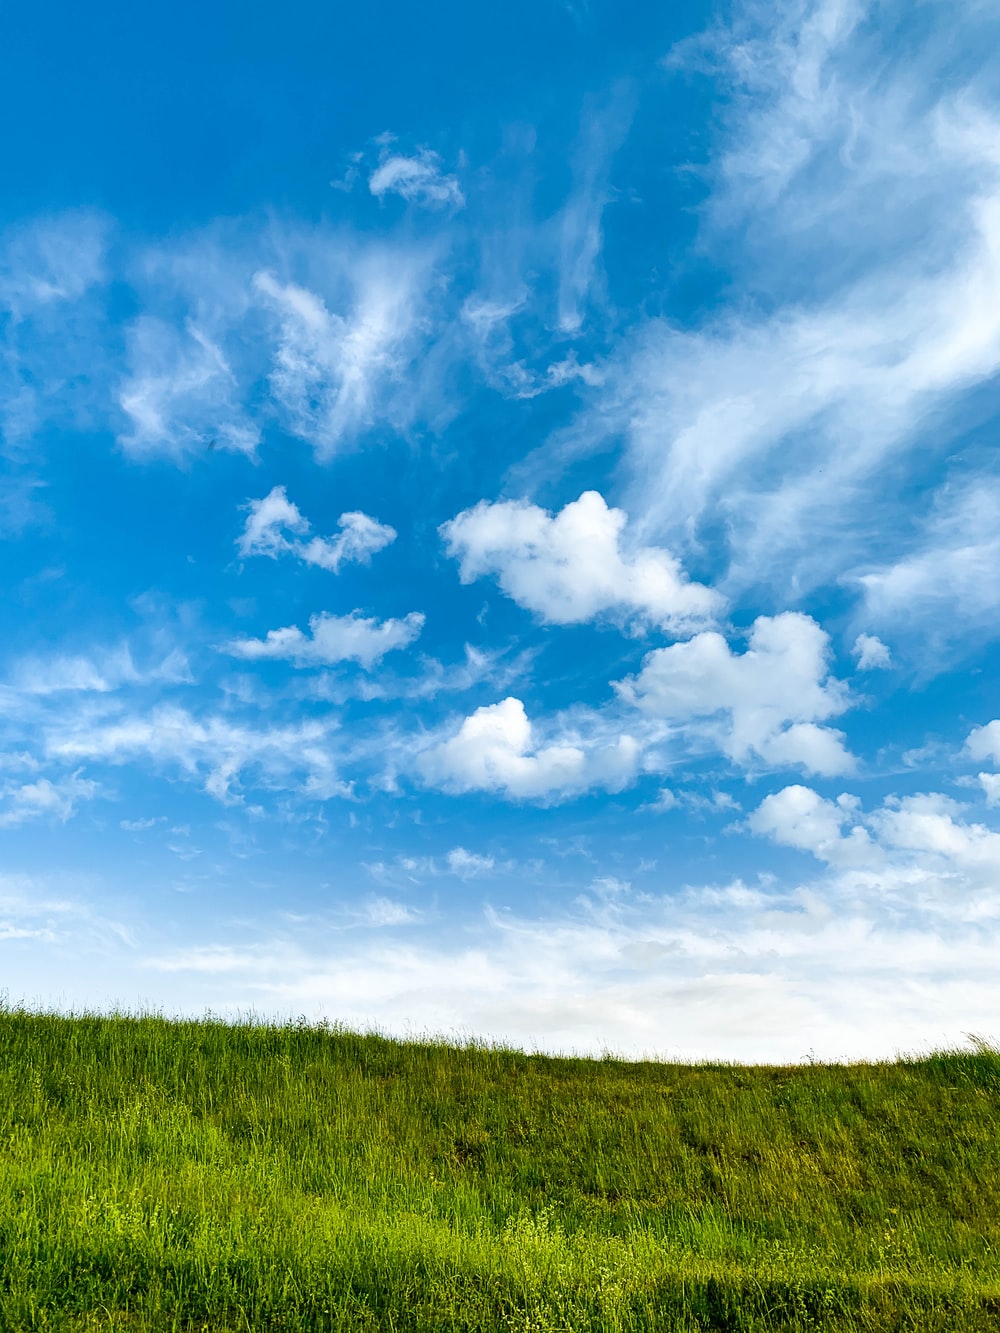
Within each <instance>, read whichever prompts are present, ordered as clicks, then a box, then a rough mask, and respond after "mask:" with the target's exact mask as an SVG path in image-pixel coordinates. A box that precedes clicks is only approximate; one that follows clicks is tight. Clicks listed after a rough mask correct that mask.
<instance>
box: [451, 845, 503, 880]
mask: <svg viewBox="0 0 1000 1333" xmlns="http://www.w3.org/2000/svg"><path fill="white" fill-rule="evenodd" d="M445 862H446V863H447V866H448V869H449V870H450V871H451V873H452V874H453V875H457V876H458V878H459V879H475V878H476V877H477V876H478V875H486V874H488V873H489V872H490V871H491V870H492V869H493V867H494V865H495V864H496V863H495V861H494V859H493V857H492V856H480V855H479V854H478V853H477V852H467V851H466V850H465V848H464V847H453V848H452V849H451V851H450V852H449V853H448V855H447V856H446V857H445Z"/></svg>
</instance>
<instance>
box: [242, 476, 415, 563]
mask: <svg viewBox="0 0 1000 1333" xmlns="http://www.w3.org/2000/svg"><path fill="white" fill-rule="evenodd" d="M246 507H247V508H248V509H249V511H250V513H249V515H248V517H247V520H246V524H245V526H244V529H243V532H242V534H241V535H240V537H239V538H238V540H237V543H236V545H237V548H238V550H239V552H240V555H243V556H252V555H266V556H270V557H271V558H272V559H274V558H276V557H277V556H279V555H282V554H284V553H285V552H290V553H291V554H293V555H296V556H298V558H299V559H300V560H303V561H305V563H306V564H307V565H319V566H320V568H321V569H328V570H330V571H331V572H332V573H334V574H336V573H338V572H339V570H340V566H341V565H342V564H345V563H347V564H349V563H358V564H364V565H366V564H368V562H369V561H370V560H371V557H372V556H373V555H375V554H376V553H377V552H378V551H381V550H383V549H384V548H385V547H386V546H389V545H391V544H392V542H394V541H395V540H396V530H395V528H391V527H389V525H388V524H387V523H379V521H378V520H377V519H374V518H371V517H370V516H369V515H368V514H363V513H361V512H360V511H359V510H351V511H349V512H348V513H344V514H341V516H340V518H339V519H338V520H337V526H338V527H339V528H340V532H339V533H338V534H337V535H336V536H335V537H331V538H326V537H311V538H310V539H309V540H308V541H304V540H303V541H290V540H289V538H288V537H287V536H286V535H285V534H286V532H293V533H297V534H299V535H300V536H304V535H305V534H307V533H308V532H309V531H310V523H309V520H308V519H307V518H304V517H303V515H302V514H301V513H300V512H299V510H298V507H297V506H296V505H295V504H293V502H292V501H291V500H289V498H288V495H287V494H286V492H285V488H284V486H275V487H273V488H272V489H271V490H270V491H269V492H268V494H267V495H265V496H264V498H263V499H262V500H251V501H249V502H248V504H247V506H246Z"/></svg>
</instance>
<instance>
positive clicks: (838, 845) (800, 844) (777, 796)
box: [748, 786, 878, 865]
mask: <svg viewBox="0 0 1000 1333" xmlns="http://www.w3.org/2000/svg"><path fill="white" fill-rule="evenodd" d="M857 804H858V803H857V801H856V800H854V799H852V798H851V797H849V796H846V795H845V796H841V797H839V798H838V799H837V800H836V801H828V800H825V799H824V798H823V797H822V796H819V795H818V794H817V793H816V792H814V791H813V790H812V788H811V787H802V786H793V787H785V788H784V789H783V790H782V791H779V792H774V793H773V794H772V795H770V796H765V798H764V800H763V801H762V802H761V803H760V805H759V806H758V807H757V809H756V810H755V811H754V812H753V814H751V816H750V818H749V821H748V823H749V826H750V829H751V830H752V831H753V832H754V833H756V834H758V835H760V836H762V837H768V838H771V839H772V840H773V841H774V842H778V843H781V844H783V845H784V846H786V847H796V848H798V850H799V851H803V852H811V853H812V854H813V856H816V857H818V858H819V859H820V860H821V861H827V862H829V863H831V864H837V865H849V864H852V863H855V864H857V863H871V862H872V861H873V860H875V859H877V858H878V849H877V848H875V847H874V846H873V844H872V841H871V838H870V836H869V834H868V832H867V830H866V829H865V828H863V827H862V826H861V825H860V824H855V823H853V820H854V818H855V817H856V815H857ZM845 823H850V824H851V828H850V831H849V833H847V834H846V835H845V833H844V831H843V830H844V825H845Z"/></svg>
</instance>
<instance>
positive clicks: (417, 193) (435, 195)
mask: <svg viewBox="0 0 1000 1333" xmlns="http://www.w3.org/2000/svg"><path fill="white" fill-rule="evenodd" d="M368 188H369V190H371V192H372V194H373V195H375V196H376V197H377V198H379V199H381V198H382V197H383V196H384V195H386V194H398V195H401V196H402V198H404V199H405V200H407V202H408V203H417V204H423V205H425V207H428V208H452V209H458V208H462V207H463V206H464V204H465V196H464V195H463V194H462V189H461V186H460V185H459V183H458V180H457V178H456V177H455V176H449V175H447V174H446V173H445V172H444V171H442V170H441V159H440V157H439V156H438V154H437V153H432V152H431V151H430V150H429V149H426V148H424V149H421V150H420V151H419V152H418V153H415V154H413V155H412V156H407V155H406V154H404V153H387V154H385V155H384V156H383V158H382V161H381V162H380V163H379V165H378V166H377V167H376V168H375V170H374V171H373V172H372V174H371V175H370V176H369V178H368Z"/></svg>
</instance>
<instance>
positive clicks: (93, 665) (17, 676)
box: [12, 644, 193, 695]
mask: <svg viewBox="0 0 1000 1333" xmlns="http://www.w3.org/2000/svg"><path fill="white" fill-rule="evenodd" d="M192 681H193V677H192V675H191V670H190V667H189V666H188V660H187V657H186V656H185V654H184V653H183V652H181V650H180V649H174V650H172V651H171V652H169V653H168V654H167V655H166V657H164V658H162V659H161V660H160V661H159V662H155V663H153V664H152V665H150V666H147V667H139V666H137V665H136V663H135V660H134V658H133V656H132V651H131V649H130V648H129V647H128V645H127V644H121V645H119V646H118V647H117V648H113V649H110V650H106V651H102V652H95V653H93V654H91V655H89V656H83V655H76V656H70V655H65V654H55V655H53V656H50V657H27V658H22V659H21V661H20V662H19V663H18V664H17V666H16V668H15V670H14V672H13V676H12V685H13V688H14V689H15V690H17V691H18V693H20V694H24V695H49V694H62V693H94V694H107V693H111V692H113V691H115V690H118V689H121V688H122V686H125V685H133V686H141V685H151V684H170V685H179V684H184V685H188V684H191V683H192Z"/></svg>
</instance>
